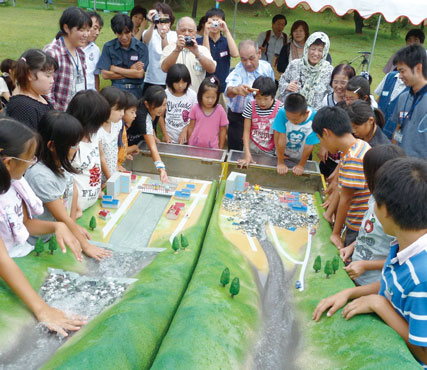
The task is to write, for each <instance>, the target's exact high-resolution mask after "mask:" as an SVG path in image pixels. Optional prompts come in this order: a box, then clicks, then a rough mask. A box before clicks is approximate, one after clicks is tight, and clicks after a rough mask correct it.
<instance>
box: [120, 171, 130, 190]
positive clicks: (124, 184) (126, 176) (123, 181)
mask: <svg viewBox="0 0 427 370" xmlns="http://www.w3.org/2000/svg"><path fill="white" fill-rule="evenodd" d="M130 177H131V175H130V173H121V174H120V191H121V192H122V193H127V194H129V193H130Z"/></svg>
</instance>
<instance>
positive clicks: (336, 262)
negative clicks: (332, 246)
mask: <svg viewBox="0 0 427 370" xmlns="http://www.w3.org/2000/svg"><path fill="white" fill-rule="evenodd" d="M339 266H340V259H339V257H338V256H335V257H334V258H333V259H332V270H334V274H335V272H337V271H338V268H339Z"/></svg>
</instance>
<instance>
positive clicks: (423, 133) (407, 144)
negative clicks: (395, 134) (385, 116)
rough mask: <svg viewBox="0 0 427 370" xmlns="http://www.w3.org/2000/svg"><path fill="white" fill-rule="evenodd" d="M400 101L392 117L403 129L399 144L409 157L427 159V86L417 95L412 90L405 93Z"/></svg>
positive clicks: (400, 97)
mask: <svg viewBox="0 0 427 370" xmlns="http://www.w3.org/2000/svg"><path fill="white" fill-rule="evenodd" d="M398 99H399V100H398V102H397V104H396V107H395V109H394V112H393V116H392V121H393V122H396V123H397V124H399V125H400V128H401V133H402V140H401V142H400V143H398V144H399V146H401V147H402V149H403V150H404V151H405V153H406V155H407V156H410V157H417V158H424V159H427V84H426V85H425V86H424V87H423V88H421V89H420V90H419V91H418V92H417V93H416V94H414V91H413V90H412V88H411V89H410V90H409V91H404V92H403V93H402V94H401V95H400V96H399V98H398ZM408 113H410V114H408Z"/></svg>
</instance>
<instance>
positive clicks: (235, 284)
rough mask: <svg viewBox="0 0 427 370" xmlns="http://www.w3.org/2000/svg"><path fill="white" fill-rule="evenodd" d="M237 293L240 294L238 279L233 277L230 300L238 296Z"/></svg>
mask: <svg viewBox="0 0 427 370" xmlns="http://www.w3.org/2000/svg"><path fill="white" fill-rule="evenodd" d="M239 292H240V281H239V278H238V277H235V278H234V279H233V281H232V282H231V285H230V294H231V298H233V297H234V296H235V295H237V294H239Z"/></svg>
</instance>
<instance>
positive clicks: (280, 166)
mask: <svg viewBox="0 0 427 370" xmlns="http://www.w3.org/2000/svg"><path fill="white" fill-rule="evenodd" d="M288 171H289V168H288V166H287V165H286V164H284V163H281V164H278V165H277V173H278V174H279V175H286V174H287V173H288Z"/></svg>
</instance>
